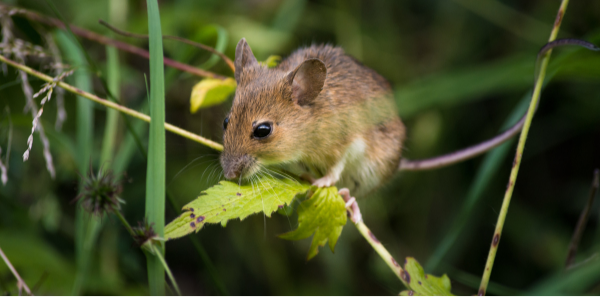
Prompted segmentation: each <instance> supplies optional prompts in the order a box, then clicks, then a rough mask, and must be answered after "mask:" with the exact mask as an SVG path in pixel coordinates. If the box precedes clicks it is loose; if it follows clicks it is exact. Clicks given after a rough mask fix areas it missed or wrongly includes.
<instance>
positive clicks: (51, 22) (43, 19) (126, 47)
mask: <svg viewBox="0 0 600 300" xmlns="http://www.w3.org/2000/svg"><path fill="white" fill-rule="evenodd" d="M0 10H3V11H6V12H7V14H9V15H15V14H18V15H21V16H23V17H25V18H26V19H29V20H31V21H35V22H39V23H43V24H46V25H48V26H53V27H57V28H61V29H65V24H64V23H63V22H61V21H60V20H57V19H55V18H51V17H47V16H44V15H41V14H38V13H36V12H33V11H30V10H27V9H22V8H16V7H11V6H8V5H5V4H0ZM69 27H70V28H71V31H73V33H74V34H76V35H78V36H80V37H83V38H85V39H88V40H91V41H95V42H97V43H100V44H103V45H109V46H113V47H115V48H117V49H119V50H122V51H126V52H129V53H133V54H135V55H138V56H141V57H144V58H146V59H149V58H150V52H148V51H146V50H144V49H142V48H139V47H136V46H133V45H130V44H127V43H124V42H121V41H117V40H115V39H111V38H108V37H106V36H103V35H101V34H98V33H95V32H93V31H89V30H86V29H83V28H80V27H77V26H74V25H69ZM164 64H165V65H167V66H169V67H172V68H175V69H179V70H181V71H184V72H187V73H190V74H193V75H196V76H200V77H210V78H218V79H226V78H227V77H226V76H223V75H219V74H216V73H213V72H210V71H206V70H202V69H198V68H196V67H193V66H190V65H186V64H184V63H181V62H178V61H176V60H172V59H170V58H167V57H165V58H164Z"/></svg>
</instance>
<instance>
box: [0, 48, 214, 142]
mask: <svg viewBox="0 0 600 300" xmlns="http://www.w3.org/2000/svg"><path fill="white" fill-rule="evenodd" d="M0 61H2V62H4V63H6V64H8V65H10V66H12V67H14V68H17V69H19V70H23V71H25V72H26V73H28V74H29V75H33V76H35V77H37V78H40V79H42V80H44V81H47V82H52V81H54V78H52V77H50V76H48V75H46V74H44V73H41V72H38V71H36V70H34V69H32V68H30V67H28V66H26V65H22V64H19V63H17V62H15V61H13V60H10V59H8V58H6V57H4V56H3V55H0ZM57 86H59V87H61V88H63V89H65V90H67V91H69V92H71V93H74V94H77V95H80V96H82V97H84V98H87V99H89V100H92V101H94V102H96V103H98V104H101V105H104V106H106V107H109V108H112V109H116V110H118V111H120V112H122V113H124V114H127V115H129V116H132V117H134V118H137V119H140V120H142V121H146V122H148V123H150V116H148V115H145V114H143V113H140V112H137V111H135V110H133V109H130V108H127V107H124V106H121V105H119V104H117V103H114V102H112V101H108V100H106V99H102V98H100V97H98V96H96V95H94V94H91V93H88V92H85V91H82V90H80V89H78V88H76V87H74V86H72V85H69V84H66V83H64V82H62V81H61V82H58V83H57ZM165 129H166V130H168V131H170V132H172V133H175V134H177V135H180V136H182V137H184V138H187V139H190V140H192V141H196V142H198V143H200V144H203V145H205V146H207V147H209V148H212V149H215V150H217V151H223V145H221V144H219V143H217V142H214V141H211V140H209V139H207V138H204V137H201V136H199V135H197V134H194V133H192V132H189V131H187V130H184V129H181V128H179V127H177V126H174V125H171V124H169V123H165Z"/></svg>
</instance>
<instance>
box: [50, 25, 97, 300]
mask: <svg viewBox="0 0 600 300" xmlns="http://www.w3.org/2000/svg"><path fill="white" fill-rule="evenodd" d="M56 39H57V42H58V44H59V45H60V46H61V48H62V49H63V51H64V52H65V53H66V54H67V55H64V57H69V58H71V63H72V64H73V65H75V66H77V67H80V69H79V70H77V71H75V73H74V76H73V78H74V80H75V82H74V85H75V86H76V87H78V88H79V89H81V90H83V91H91V89H92V81H91V78H90V75H89V74H88V73H87V71H86V70H85V69H83V68H81V66H83V65H84V64H85V58H84V56H83V53H82V51H81V50H80V48H79V47H78V46H77V44H75V43H74V42H73V40H71V39H70V38H69V36H67V35H66V34H65V33H64V32H62V31H57V32H56ZM93 142H94V104H93V103H91V102H90V101H88V100H87V99H85V98H83V97H81V96H77V154H78V155H77V158H76V160H77V165H78V169H79V173H80V174H81V175H82V176H85V174H87V172H88V168H89V166H90V161H91V156H92V145H93ZM81 183H82V181H80V185H79V187H80V189H81V187H82V184H81ZM75 229H76V231H75V256H76V260H77V276H76V277H75V282H74V284H73V290H72V294H73V295H79V294H80V293H81V290H82V288H83V286H84V284H85V279H86V277H87V272H88V268H89V265H90V260H91V256H92V249H93V248H94V244H95V241H96V238H97V237H98V232H99V230H100V223H99V220H98V219H97V217H95V216H93V215H89V214H87V213H85V212H84V211H83V209H81V207H79V206H78V207H77V210H76V216H75Z"/></svg>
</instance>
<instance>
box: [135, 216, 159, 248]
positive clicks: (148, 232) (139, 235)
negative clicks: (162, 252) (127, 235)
mask: <svg viewBox="0 0 600 300" xmlns="http://www.w3.org/2000/svg"><path fill="white" fill-rule="evenodd" d="M152 225H154V223H151V224H148V221H147V220H146V219H144V221H141V222H140V221H138V226H137V227H133V233H134V236H133V239H134V240H135V242H136V243H137V244H138V245H139V246H140V247H142V249H145V250H146V251H149V252H150V253H153V247H151V246H152V244H153V243H157V244H159V243H160V241H161V240H162V239H161V238H160V237H159V236H158V235H157V234H156V232H154V228H153V227H152Z"/></svg>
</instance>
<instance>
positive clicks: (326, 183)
mask: <svg viewBox="0 0 600 300" xmlns="http://www.w3.org/2000/svg"><path fill="white" fill-rule="evenodd" d="M336 181H337V180H336V179H335V178H334V177H333V176H323V177H321V178H319V179H317V180H315V181H313V183H312V184H313V185H314V186H318V187H330V186H332V185H334V184H335V183H336Z"/></svg>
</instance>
